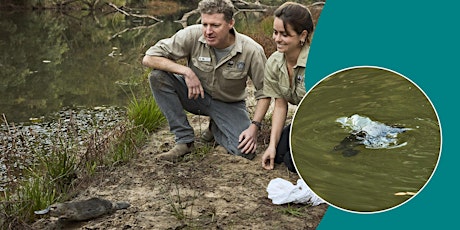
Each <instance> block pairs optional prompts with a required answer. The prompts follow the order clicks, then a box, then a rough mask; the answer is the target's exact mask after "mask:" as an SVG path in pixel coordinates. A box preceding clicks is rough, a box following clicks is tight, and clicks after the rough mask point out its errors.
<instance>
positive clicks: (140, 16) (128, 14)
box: [107, 2, 163, 22]
mask: <svg viewBox="0 0 460 230" xmlns="http://www.w3.org/2000/svg"><path fill="white" fill-rule="evenodd" d="M107 4H109V6H111V7H113V8H115V9H116V10H117V11H118V12H120V13H122V14H124V15H126V16H130V17H136V18H150V19H153V20H155V21H157V22H162V21H163V20H160V19H158V18H156V17H154V16H151V15H145V14H131V13H128V12H126V11H124V10H122V9H120V8H119V7H117V6H116V5H115V4H113V3H111V2H109V3H107Z"/></svg>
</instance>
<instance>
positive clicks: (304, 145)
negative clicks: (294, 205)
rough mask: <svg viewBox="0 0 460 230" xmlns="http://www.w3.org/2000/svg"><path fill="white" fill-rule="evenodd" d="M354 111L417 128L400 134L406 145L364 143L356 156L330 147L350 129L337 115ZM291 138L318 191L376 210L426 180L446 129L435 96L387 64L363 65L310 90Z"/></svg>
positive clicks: (353, 207)
mask: <svg viewBox="0 0 460 230" xmlns="http://www.w3.org/2000/svg"><path fill="white" fill-rule="evenodd" d="M353 114H360V115H362V116H367V117H369V118H371V119H372V120H376V121H379V122H382V123H385V124H388V125H397V126H403V127H407V128H412V130H410V131H407V132H404V133H401V134H399V135H398V140H399V142H401V143H403V142H407V145H406V146H403V147H400V148H395V149H369V148H365V147H364V146H362V145H359V146H356V147H355V149H356V150H359V153H358V154H356V155H355V156H352V157H344V156H342V154H340V153H338V152H337V151H333V148H334V146H336V145H338V144H339V143H340V142H341V141H342V140H343V139H344V138H345V137H346V136H347V135H349V133H348V132H347V131H346V130H345V129H343V128H342V127H341V124H339V123H337V122H336V119H337V118H339V117H349V116H351V115H353ZM291 144H292V151H293V156H294V161H295V163H296V166H297V169H298V171H299V173H300V174H301V176H302V178H303V179H304V180H305V181H306V182H307V184H308V185H309V186H310V187H311V188H312V189H313V190H314V191H315V192H316V193H317V194H318V195H320V196H321V197H322V198H323V199H325V200H326V201H328V202H329V203H331V204H332V205H334V206H336V207H339V208H343V209H346V210H350V211H360V212H373V211H381V210H386V209H389V208H392V207H395V206H397V205H399V204H401V203H403V202H405V201H407V200H408V199H409V198H411V195H410V194H412V192H413V193H416V192H418V191H419V190H420V189H421V188H422V187H423V186H424V185H425V183H426V182H427V181H428V180H429V178H430V176H431V175H432V173H433V171H434V169H435V166H436V163H437V160H438V157H439V152H440V144H441V136H440V127H439V123H438V119H437V115H436V113H435V111H434V109H433V107H432V105H431V103H430V102H429V100H428V99H427V98H426V97H425V95H424V94H423V92H421V91H420V90H419V89H418V88H417V87H416V86H415V85H413V84H412V83H411V82H410V81H408V80H407V79H405V78H404V77H401V76H399V75H397V74H395V73H393V72H390V71H387V70H381V69H375V68H359V69H349V70H346V71H342V72H339V73H336V74H334V75H333V76H331V77H328V78H327V79H324V80H323V81H322V82H321V83H319V84H318V85H317V86H316V87H315V88H314V89H313V90H312V91H311V92H309V93H308V95H307V97H306V98H305V99H304V101H303V102H302V103H301V105H300V106H299V108H298V110H297V112H296V114H295V117H294V121H293V128H292V137H291ZM401 192H405V193H404V195H400V194H402V193H401ZM406 192H409V193H406ZM395 194H396V195H395Z"/></svg>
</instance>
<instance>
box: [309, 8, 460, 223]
mask: <svg viewBox="0 0 460 230" xmlns="http://www.w3.org/2000/svg"><path fill="white" fill-rule="evenodd" d="M458 9H460V2H458V1H449V0H447V1H441V2H432V1H369V0H354V1H341V0H328V1H327V2H326V5H325V7H324V10H323V12H322V14H321V17H320V19H319V22H318V25H317V30H316V32H315V35H314V38H313V42H312V45H311V50H310V56H309V58H308V62H307V68H306V82H305V85H306V89H307V91H308V90H309V89H310V88H311V87H313V86H314V85H315V84H316V83H317V82H318V81H320V80H321V79H323V78H324V77H326V76H327V75H329V74H331V73H333V72H335V71H338V70H340V69H343V68H348V67H351V66H380V67H384V68H387V69H391V70H394V71H396V72H398V73H400V74H402V75H404V76H406V77H408V78H410V79H411V80H412V81H413V82H414V83H415V84H417V85H418V86H419V87H420V88H421V89H422V90H423V91H424V92H425V94H426V95H427V96H428V97H429V99H430V100H431V102H432V103H433V105H434V107H435V109H436V111H437V113H438V117H439V119H440V123H441V126H442V152H441V158H440V161H439V164H438V166H437V169H436V171H435V173H434V175H433V176H432V178H431V180H430V181H429V183H428V184H427V185H426V186H425V188H424V189H423V190H422V191H421V192H420V193H419V194H418V195H417V196H416V197H414V198H413V199H411V200H410V202H407V203H406V204H404V205H402V206H400V207H398V208H396V209H392V210H391V211H388V212H383V213H378V214H354V213H348V212H344V211H341V210H338V209H334V208H332V207H330V208H329V209H328V211H327V212H326V214H325V216H324V218H323V220H322V221H321V223H320V225H319V227H318V229H320V230H324V229H354V230H357V229H445V227H447V228H451V227H450V226H457V220H456V219H457V218H458V217H457V214H456V213H458V210H457V207H458V206H459V203H460V202H459V200H460V199H458V197H457V191H458V190H457V189H456V188H457V187H458V175H460V172H459V167H458V164H459V163H460V153H459V151H458V149H459V148H458V147H456V145H458V140H456V139H457V138H458V130H459V125H458V123H459V122H458V115H457V113H456V111H457V109H456V107H458V104H459V102H458V99H459V98H460V95H459V91H460V89H458V86H459V83H460V81H459V79H460V70H459V66H460V57H459V54H460V33H459V30H460V27H459V26H458V24H459V22H460V20H459V18H458V17H457V16H456V15H458Z"/></svg>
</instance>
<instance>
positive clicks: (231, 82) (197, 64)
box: [145, 25, 267, 102]
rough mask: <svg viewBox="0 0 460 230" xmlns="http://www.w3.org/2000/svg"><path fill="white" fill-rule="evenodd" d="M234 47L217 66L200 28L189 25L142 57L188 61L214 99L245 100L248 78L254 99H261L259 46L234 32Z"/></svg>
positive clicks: (262, 56) (262, 62)
mask: <svg viewBox="0 0 460 230" xmlns="http://www.w3.org/2000/svg"><path fill="white" fill-rule="evenodd" d="M233 32H234V34H235V46H234V47H233V49H232V50H231V51H230V52H229V54H228V55H227V56H225V57H223V58H222V59H221V60H220V61H219V62H218V63H217V58H216V55H215V53H214V50H213V49H212V48H211V47H209V46H208V45H207V44H206V40H205V38H204V36H203V32H202V25H192V26H188V27H186V28H185V29H182V30H180V31H178V32H177V33H176V34H175V35H173V36H172V37H170V38H166V39H163V40H160V41H158V42H157V43H156V44H155V45H154V46H152V47H150V48H149V49H148V50H147V51H146V52H145V54H146V55H151V56H161V57H166V58H168V59H171V60H178V59H181V58H187V61H188V66H189V67H190V68H191V69H192V70H193V72H195V74H196V75H197V76H198V78H199V79H200V81H201V85H202V86H203V88H204V90H205V92H206V93H208V94H210V95H211V97H212V98H213V99H216V100H220V101H224V102H237V101H242V100H244V99H245V98H246V96H247V94H246V83H247V80H248V77H250V78H251V80H252V82H253V84H254V86H255V88H256V92H255V98H256V99H260V98H263V97H265V96H264V95H263V79H264V67H265V62H266V61H267V58H266V56H265V53H264V50H263V48H262V46H261V45H259V44H258V43H257V42H255V41H254V40H252V39H251V38H249V37H248V36H246V35H243V34H240V33H238V32H236V31H235V30H233Z"/></svg>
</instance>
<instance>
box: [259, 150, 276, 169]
mask: <svg viewBox="0 0 460 230" xmlns="http://www.w3.org/2000/svg"><path fill="white" fill-rule="evenodd" d="M275 155H276V149H275V148H273V147H268V148H267V149H266V150H265V152H264V155H263V156H262V167H263V168H264V169H268V170H272V169H274V168H275Z"/></svg>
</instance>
